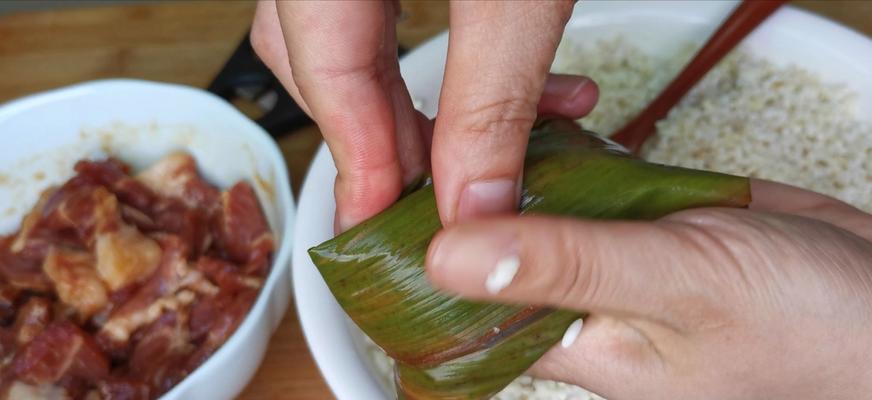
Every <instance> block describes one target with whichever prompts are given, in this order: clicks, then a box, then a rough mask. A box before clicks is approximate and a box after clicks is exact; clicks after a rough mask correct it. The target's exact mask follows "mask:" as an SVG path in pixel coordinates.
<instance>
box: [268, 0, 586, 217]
mask: <svg viewBox="0 0 872 400" xmlns="http://www.w3.org/2000/svg"><path fill="white" fill-rule="evenodd" d="M572 4H573V3H572V2H568V1H555V2H538V1H535V2H520V1H518V2H477V1H473V2H452V3H451V5H450V7H451V8H450V19H451V23H450V29H451V35H450V37H449V50H448V58H447V62H446V70H445V77H444V82H443V85H442V91H441V97H440V101H439V114H438V115H437V117H436V120H435V134H434V126H433V123H432V122H430V121H429V120H427V118H425V117H424V116H423V115H422V114H420V113H418V112H416V111H415V110H414V108H413V107H412V103H411V100H410V97H409V93H408V91H407V89H406V86H405V83H404V82H403V79H402V77H401V76H400V72H399V63H398V60H397V54H396V50H397V38H396V33H395V21H396V18H397V16H398V15H399V3H398V2H396V1H362V2H357V1H349V2H296V1H293V2H276V1H260V2H259V3H258V6H257V13H256V15H255V22H254V26H253V28H252V33H251V40H252V43H253V46H254V48H255V49H256V50H257V53H258V54H259V55H260V57H261V58H262V59H263V60H264V62H265V63H266V64H267V65H268V66H269V67H270V68H271V69H272V71H273V73H275V75H276V76H277V77H278V78H279V80H280V81H281V82H282V84H283V85H284V86H285V87H286V88H287V89H288V91H289V92H290V93H291V95H292V96H293V97H294V99H295V100H296V101H297V103H298V104H299V105H300V106H301V107H302V108H303V110H304V111H306V112H307V113H308V114H309V115H310V116H311V117H312V118H313V119H314V120H315V121H317V123H318V126H319V127H320V128H321V131H322V133H323V135H324V139H325V141H326V142H327V145H328V146H329V147H330V151H331V153H332V154H333V159H334V162H335V163H336V167H337V170H338V175H337V178H336V183H335V188H334V192H335V196H336V207H337V214H336V222H335V224H334V225H335V227H336V229H337V231H342V230H345V229H347V228H349V227H351V226H354V225H356V224H357V223H359V222H361V221H363V220H365V219H367V218H369V217H371V216H373V215H374V214H376V213H378V212H380V211H382V210H383V209H385V208H387V207H388V206H389V205H391V204H392V203H393V202H394V201H396V199H397V198H398V196H399V195H400V193H401V191H402V189H403V187H404V186H405V185H406V184H409V183H410V182H412V181H413V180H414V179H416V178H418V177H420V176H421V175H422V174H423V173H425V172H426V171H427V170H428V169H430V166H431V163H432V173H433V180H434V187H435V189H436V197H437V203H438V207H439V211H440V215H441V218H442V220H443V223H446V224H447V223H451V222H453V221H455V220H458V219H461V220H462V219H466V218H470V217H474V216H479V215H484V214H492V213H500V212H510V211H513V210H515V209H516V208H517V205H518V197H519V195H520V193H519V190H520V186H519V182H520V176H521V171H522V169H523V158H524V153H525V151H526V144H527V138H528V135H529V132H530V128H531V127H532V124H533V122H534V120H535V118H536V116H537V114H554V115H560V116H564V117H568V118H578V117H581V116H583V115H585V114H587V113H588V112H589V111H590V110H591V109H592V108H593V106H594V104H595V102H596V98H597V88H596V85H595V84H593V83H592V82H591V81H590V80H589V79H586V78H583V77H575V76H567V75H549V74H548V70H549V68H550V66H551V62H552V61H553V58H554V53H555V51H556V48H557V44H558V42H559V40H560V37H561V36H562V33H563V27H564V25H565V23H566V21H567V20H568V18H569V15H570V14H571V12H572ZM540 99H541V100H540ZM431 137H432V150H431V149H430V147H431ZM431 156H432V158H431Z"/></svg>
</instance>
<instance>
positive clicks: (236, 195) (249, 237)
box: [216, 182, 273, 264]
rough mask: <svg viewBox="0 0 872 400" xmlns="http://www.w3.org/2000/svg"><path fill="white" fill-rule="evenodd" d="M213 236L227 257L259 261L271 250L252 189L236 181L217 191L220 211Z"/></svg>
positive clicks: (237, 260) (247, 262)
mask: <svg viewBox="0 0 872 400" xmlns="http://www.w3.org/2000/svg"><path fill="white" fill-rule="evenodd" d="M217 223H218V228H217V229H216V230H217V232H216V233H217V239H218V242H219V243H220V245H221V247H222V248H223V249H224V250H225V251H226V253H227V257H228V258H230V260H232V261H234V262H237V263H242V264H249V263H253V264H259V261H260V260H267V259H269V256H270V254H271V253H272V250H273V239H272V234H271V233H270V230H269V225H268V224H267V222H266V218H264V216H263V213H262V212H261V209H260V203H258V201H257V197H256V196H255V195H254V191H253V190H252V189H251V186H249V185H248V184H247V183H245V182H239V183H237V184H235V185H233V187H231V188H230V189H229V190H228V191H226V192H224V193H221V212H220V214H219V215H218V219H217Z"/></svg>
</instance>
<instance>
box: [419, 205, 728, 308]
mask: <svg viewBox="0 0 872 400" xmlns="http://www.w3.org/2000/svg"><path fill="white" fill-rule="evenodd" d="M692 236H693V235H691V234H689V232H685V228H684V226H683V225H681V224H679V223H669V222H655V223H651V222H616V221H589V220H577V219H567V218H554V217H542V216H523V217H515V218H500V219H491V220H482V221H477V222H476V223H473V224H461V225H457V226H453V227H449V228H446V229H445V230H443V231H442V232H440V233H439V234H438V235H437V236H436V237H435V238H434V239H433V242H432V243H431V245H430V249H429V252H428V254H427V274H428V278H429V279H430V281H431V282H432V283H433V284H434V285H435V286H437V287H440V288H442V289H445V290H447V291H449V292H453V293H457V294H459V295H461V296H464V297H468V298H473V299H480V300H489V301H497V302H503V303H515V304H534V305H541V306H552V307H557V308H563V309H574V310H583V311H589V312H591V313H598V314H599V313H602V314H612V315H625V316H638V317H643V318H650V319H659V318H661V317H663V318H666V317H667V311H668V310H669V309H670V306H671V305H672V304H670V303H675V300H677V299H680V298H687V296H698V294H697V293H698V292H699V290H698V287H699V286H701V284H702V282H704V281H701V280H699V279H695V278H694V277H695V276H696V274H693V273H691V272H690V271H688V270H690V269H691V268H687V267H686V266H688V265H693V264H692V262H689V261H684V260H692V259H693V257H696V258H697V259H699V257H700V256H701V255H700V252H702V251H704V250H702V248H703V247H705V246H699V245H698V244H697V245H695V244H693V243H692V242H690V240H692V239H689V238H690V237H692ZM703 259H705V260H707V261H711V262H712V263H715V262H717V261H716V260H712V259H711V256H710V255H709V256H708V257H706V258H703ZM670 299H671V300H670Z"/></svg>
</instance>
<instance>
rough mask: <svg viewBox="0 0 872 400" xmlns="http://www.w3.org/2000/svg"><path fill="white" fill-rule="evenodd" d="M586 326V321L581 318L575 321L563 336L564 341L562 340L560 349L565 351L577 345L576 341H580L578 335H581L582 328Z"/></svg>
mask: <svg viewBox="0 0 872 400" xmlns="http://www.w3.org/2000/svg"><path fill="white" fill-rule="evenodd" d="M583 326H584V321H583V320H582V319H581V318H579V319H577V320H575V321H574V322H573V323H572V324H571V325H569V328H566V332H565V333H564V334H563V339H560V347H563V348H564V349H566V348H569V346H572V344H573V343H575V340H576V339H578V335H579V334H580V333H581V328H582V327H583Z"/></svg>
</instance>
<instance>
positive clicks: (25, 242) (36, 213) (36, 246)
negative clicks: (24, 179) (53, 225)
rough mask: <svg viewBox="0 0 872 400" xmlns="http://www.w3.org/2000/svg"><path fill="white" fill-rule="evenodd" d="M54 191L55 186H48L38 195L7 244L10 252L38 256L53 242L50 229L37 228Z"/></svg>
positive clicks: (42, 254) (32, 256) (29, 256)
mask: <svg viewBox="0 0 872 400" xmlns="http://www.w3.org/2000/svg"><path fill="white" fill-rule="evenodd" d="M56 191H57V189H56V188H49V189H46V190H44V191H43V192H42V194H41V195H40V196H39V201H38V202H37V203H36V206H34V207H33V209H31V211H30V213H28V214H27V215H26V216H25V217H24V219H23V220H22V221H21V229H20V230H19V231H18V235H16V236H15V240H14V241H12V243H11V244H10V246H9V249H10V250H11V252H13V253H16V254H18V255H20V256H23V257H26V258H38V257H41V256H44V254H45V251H46V249H47V248H48V247H49V246H51V244H52V243H54V242H55V241H54V240H53V239H54V238H53V235H51V233H50V231H47V230H45V229H39V225H40V224H39V223H40V221H42V213H43V209H44V208H45V205H46V204H47V203H48V200H49V199H50V198H51V197H52V195H53V194H54V193H55V192H56ZM22 253H23V254H22Z"/></svg>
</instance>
